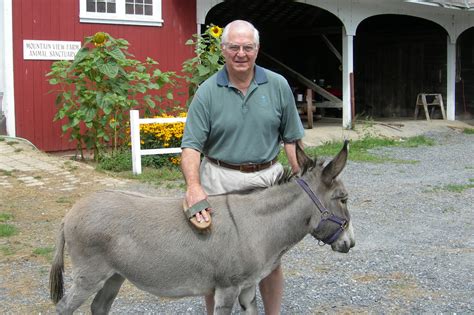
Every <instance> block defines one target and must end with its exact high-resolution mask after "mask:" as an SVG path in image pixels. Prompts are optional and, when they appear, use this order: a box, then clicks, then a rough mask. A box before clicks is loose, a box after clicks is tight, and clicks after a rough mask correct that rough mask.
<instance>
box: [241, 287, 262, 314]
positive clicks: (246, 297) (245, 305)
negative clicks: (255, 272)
mask: <svg viewBox="0 0 474 315" xmlns="http://www.w3.org/2000/svg"><path fill="white" fill-rule="evenodd" d="M239 303H240V307H241V308H242V311H243V312H244V314H248V315H256V314H258V309H257V291H256V286H255V285H254V286H251V287H248V288H245V289H242V291H241V292H240V295H239Z"/></svg>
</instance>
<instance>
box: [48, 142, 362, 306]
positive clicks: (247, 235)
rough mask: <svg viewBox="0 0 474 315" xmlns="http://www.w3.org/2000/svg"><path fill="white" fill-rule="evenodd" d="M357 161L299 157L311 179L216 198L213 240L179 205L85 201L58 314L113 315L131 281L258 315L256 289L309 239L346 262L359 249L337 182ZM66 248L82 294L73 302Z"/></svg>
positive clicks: (73, 228) (74, 217) (76, 220)
mask: <svg viewBox="0 0 474 315" xmlns="http://www.w3.org/2000/svg"><path fill="white" fill-rule="evenodd" d="M347 154H348V150H347V142H346V143H345V144H344V147H343V148H342V150H341V151H340V152H339V154H338V155H337V156H336V157H335V158H334V159H333V160H332V161H331V162H329V163H328V164H327V165H326V166H324V165H323V162H322V161H317V160H312V159H310V158H309V157H308V156H306V154H305V153H304V152H303V150H301V149H300V148H297V157H298V163H299V165H300V166H301V167H302V172H301V177H298V178H296V179H295V178H292V176H291V174H289V172H286V173H285V175H284V176H282V178H281V180H280V182H279V184H278V185H275V186H272V187H269V188H267V189H261V190H256V191H251V192H248V193H236V194H226V195H219V196H210V197H209V199H208V200H209V202H210V204H211V205H212V207H213V209H214V212H213V223H212V229H211V231H210V232H209V233H205V234H200V233H197V231H196V230H194V229H193V228H192V226H191V225H190V223H189V222H188V221H187V219H186V218H185V216H184V214H183V210H182V200H181V199H178V198H160V197H150V196H145V195H141V194H137V193H132V192H126V191H103V192H98V193H95V194H93V195H91V196H89V197H87V198H85V199H82V200H80V201H79V202H77V203H76V204H75V205H74V207H73V208H72V209H71V210H70V211H69V212H68V213H67V214H66V216H65V218H64V220H63V222H62V224H61V228H60V231H59V236H58V239H57V244H56V253H55V256H54V260H53V264H52V267H51V272H50V289H51V299H52V300H53V301H54V302H55V303H57V306H56V310H57V312H58V313H60V314H71V313H72V312H73V311H74V310H76V309H77V308H78V307H79V306H80V305H81V304H82V303H83V302H84V301H85V300H86V299H87V298H88V297H89V296H91V295H92V294H95V293H97V294H96V295H95V298H94V300H93V302H92V305H91V310H92V313H93V314H101V313H108V312H109V311H110V308H111V306H112V303H113V301H114V299H115V297H116V296H117V294H118V292H119V290H120V287H121V285H122V283H123V282H124V281H125V279H128V280H129V281H130V282H132V283H133V284H135V285H136V286H137V287H138V288H140V289H142V290H145V291H147V292H150V293H152V294H155V295H157V296H162V297H184V296H199V295H209V294H214V300H215V309H214V314H230V313H231V311H232V308H233V305H234V302H235V300H236V299H238V301H239V303H240V306H241V308H242V310H243V311H244V312H245V313H247V314H257V305H256V298H255V297H256V284H257V283H258V282H259V281H260V280H261V279H263V278H264V277H265V276H267V275H268V274H269V273H270V272H271V271H272V270H273V269H274V268H275V267H276V266H278V264H279V263H280V259H281V257H282V255H283V254H284V253H285V252H287V251H288V250H289V249H290V248H291V247H292V246H294V245H295V244H296V243H298V242H299V241H301V240H302V239H303V238H304V237H305V235H307V234H311V235H313V236H314V237H315V238H316V239H317V240H319V241H320V242H325V243H327V244H331V247H332V249H333V250H335V251H339V252H348V251H349V249H350V248H351V247H353V246H354V244H355V241H354V234H353V229H352V224H351V221H350V216H349V212H348V210H347V205H346V201H347V196H348V195H347V191H346V189H345V188H344V185H343V184H342V182H341V181H340V180H339V179H338V178H337V176H338V175H339V174H340V173H341V171H342V170H343V168H344V167H345V164H346V160H347ZM65 243H66V244H67V247H68V252H69V255H70V258H71V261H72V265H73V284H72V286H71V288H70V289H69V290H68V291H67V293H66V295H64V296H63V290H64V289H63V270H64V258H63V256H64V246H65ZM58 302H59V303H58Z"/></svg>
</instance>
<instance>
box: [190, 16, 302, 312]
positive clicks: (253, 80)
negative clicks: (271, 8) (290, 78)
mask: <svg viewBox="0 0 474 315" xmlns="http://www.w3.org/2000/svg"><path fill="white" fill-rule="evenodd" d="M259 47H260V44H259V33H258V31H257V29H255V27H254V26H253V25H252V24H251V23H249V22H247V21H242V20H236V21H233V22H231V23H229V24H228V25H227V26H226V27H225V28H224V31H223V33H222V53H223V55H224V57H225V66H224V67H223V69H222V70H220V71H219V72H218V73H216V74H214V75H213V76H212V77H210V78H209V79H208V80H206V81H205V82H204V83H202V84H201V86H200V87H199V89H198V90H197V92H196V95H195V96H194V98H193V100H192V103H191V105H190V107H189V112H188V116H187V123H186V127H185V131H184V136H183V141H182V144H181V147H182V149H183V152H182V162H181V168H182V171H183V174H184V177H185V180H186V184H187V190H186V196H185V201H186V203H187V205H188V206H193V205H196V204H200V203H199V202H201V201H202V200H206V198H207V196H208V195H214V194H223V193H229V192H235V191H242V190H249V189H254V188H259V187H268V186H270V185H272V184H273V183H274V182H275V181H276V180H277V179H278V178H279V176H280V175H281V173H282V171H283V167H282V165H281V164H280V163H278V162H277V157H278V153H279V150H280V143H281V142H283V145H284V150H285V153H286V155H287V157H288V161H289V164H290V165H291V168H292V171H293V172H294V173H297V172H299V166H298V163H297V160H296V142H298V141H300V140H301V139H302V137H303V135H304V130H303V126H302V124H301V120H300V118H299V115H298V113H297V110H296V106H295V102H294V97H293V94H292V92H291V89H290V87H289V85H288V82H287V81H286V80H285V79H284V78H283V77H282V76H281V75H279V74H276V73H274V72H272V71H269V70H267V69H264V68H262V67H259V66H258V65H256V64H255V60H256V59H257V55H258V50H259ZM201 154H203V155H204V158H203V160H202V162H201ZM201 204H202V203H201ZM204 204H205V203H204ZM198 210H199V212H197V213H196V214H195V218H193V219H194V220H195V221H197V222H208V221H209V220H210V213H209V212H210V211H211V209H210V206H209V205H205V206H203V208H202V209H198ZM215 211H219V209H215ZM249 211H252V209H249ZM211 233H212V232H211ZM196 272H199V271H196ZM260 292H261V295H262V299H263V303H264V307H265V313H266V314H278V313H280V305H281V299H282V293H283V272H282V269H281V267H280V266H278V267H277V268H276V269H275V270H273V272H272V273H270V275H268V276H267V277H266V278H265V279H263V280H262V281H261V283H260ZM213 305H214V301H213V297H212V296H206V306H207V311H208V314H212V312H213Z"/></svg>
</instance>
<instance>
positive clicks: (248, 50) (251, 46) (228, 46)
mask: <svg viewBox="0 0 474 315" xmlns="http://www.w3.org/2000/svg"><path fill="white" fill-rule="evenodd" d="M224 46H225V48H226V49H227V50H229V51H231V52H233V53H238V52H239V51H240V49H243V50H244V52H246V53H253V52H255V50H257V45H255V44H245V45H237V44H232V43H225V44H224Z"/></svg>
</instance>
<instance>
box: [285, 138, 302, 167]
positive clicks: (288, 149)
mask: <svg viewBox="0 0 474 315" xmlns="http://www.w3.org/2000/svg"><path fill="white" fill-rule="evenodd" d="M297 144H299V145H300V146H301V147H303V142H302V141H301V139H300V140H297V141H295V142H289V143H284V144H283V147H284V149H285V153H286V157H287V158H288V163H289V164H290V166H291V170H292V172H293V174H298V173H299V172H300V166H299V165H298V160H297V158H296V145H297Z"/></svg>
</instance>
